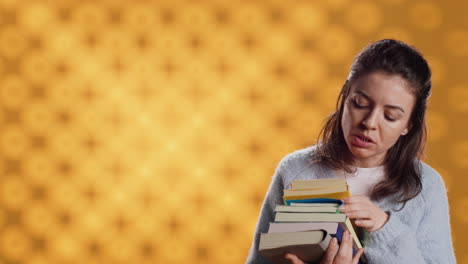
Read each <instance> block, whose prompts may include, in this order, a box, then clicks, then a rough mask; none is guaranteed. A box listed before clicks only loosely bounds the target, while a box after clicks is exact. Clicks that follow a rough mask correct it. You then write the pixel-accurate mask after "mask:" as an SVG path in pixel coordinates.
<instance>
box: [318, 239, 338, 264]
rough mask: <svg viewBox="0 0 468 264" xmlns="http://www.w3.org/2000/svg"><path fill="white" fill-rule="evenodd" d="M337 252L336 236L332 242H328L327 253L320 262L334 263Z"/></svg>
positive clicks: (322, 263) (321, 263)
mask: <svg viewBox="0 0 468 264" xmlns="http://www.w3.org/2000/svg"><path fill="white" fill-rule="evenodd" d="M337 252H338V240H337V239H336V238H335V237H334V238H332V239H330V243H328V248H327V250H326V251H325V255H324V256H323V258H322V261H321V262H320V264H332V263H333V260H334V259H335V256H336V253H337Z"/></svg>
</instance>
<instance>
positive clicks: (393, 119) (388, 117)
mask: <svg viewBox="0 0 468 264" xmlns="http://www.w3.org/2000/svg"><path fill="white" fill-rule="evenodd" d="M385 118H386V119H387V120H388V121H391V122H393V121H395V120H396V119H395V118H391V117H390V116H389V115H387V114H385Z"/></svg>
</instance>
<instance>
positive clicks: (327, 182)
mask: <svg viewBox="0 0 468 264" xmlns="http://www.w3.org/2000/svg"><path fill="white" fill-rule="evenodd" d="M343 185H347V183H346V179H344V178H331V179H318V180H293V181H292V182H291V184H290V187H291V189H294V190H297V189H321V188H331V187H337V186H343Z"/></svg>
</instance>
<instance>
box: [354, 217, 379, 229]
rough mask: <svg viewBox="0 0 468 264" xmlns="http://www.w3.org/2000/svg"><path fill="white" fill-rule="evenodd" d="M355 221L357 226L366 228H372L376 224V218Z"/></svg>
mask: <svg viewBox="0 0 468 264" xmlns="http://www.w3.org/2000/svg"><path fill="white" fill-rule="evenodd" d="M354 223H356V225H357V226H359V227H362V228H365V229H368V228H372V227H374V225H375V222H374V220H366V219H361V220H356V221H354Z"/></svg>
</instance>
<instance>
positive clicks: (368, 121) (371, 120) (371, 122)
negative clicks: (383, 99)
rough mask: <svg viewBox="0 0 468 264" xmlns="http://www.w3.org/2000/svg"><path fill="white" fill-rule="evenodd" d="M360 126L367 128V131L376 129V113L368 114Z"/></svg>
mask: <svg viewBox="0 0 468 264" xmlns="http://www.w3.org/2000/svg"><path fill="white" fill-rule="evenodd" d="M362 124H363V125H364V126H365V127H366V128H367V129H371V130H373V129H376V128H377V114H376V111H372V112H370V113H369V114H368V115H367V116H366V117H365V118H364V119H363V120H362Z"/></svg>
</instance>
